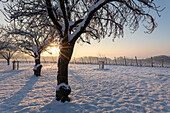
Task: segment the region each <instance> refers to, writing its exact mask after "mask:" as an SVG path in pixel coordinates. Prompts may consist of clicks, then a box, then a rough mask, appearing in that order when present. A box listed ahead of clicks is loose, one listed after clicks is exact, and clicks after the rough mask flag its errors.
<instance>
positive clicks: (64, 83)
mask: <svg viewBox="0 0 170 113" xmlns="http://www.w3.org/2000/svg"><path fill="white" fill-rule="evenodd" d="M73 49H74V44H69V43H67V44H65V45H61V47H60V56H59V59H58V74H57V85H58V86H57V90H56V100H58V101H60V100H61V102H65V101H70V98H69V97H68V95H69V94H70V93H71V88H70V86H69V85H68V64H69V62H70V59H71V56H72V53H73Z"/></svg>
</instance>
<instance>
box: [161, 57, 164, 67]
mask: <svg viewBox="0 0 170 113" xmlns="http://www.w3.org/2000/svg"><path fill="white" fill-rule="evenodd" d="M161 62H162V67H164V59H163V58H162V60H161Z"/></svg>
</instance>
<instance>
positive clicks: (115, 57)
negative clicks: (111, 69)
mask: <svg viewBox="0 0 170 113" xmlns="http://www.w3.org/2000/svg"><path fill="white" fill-rule="evenodd" d="M115 64H116V65H117V60H116V57H115Z"/></svg>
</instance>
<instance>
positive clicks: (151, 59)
mask: <svg viewBox="0 0 170 113" xmlns="http://www.w3.org/2000/svg"><path fill="white" fill-rule="evenodd" d="M151 67H153V57H151Z"/></svg>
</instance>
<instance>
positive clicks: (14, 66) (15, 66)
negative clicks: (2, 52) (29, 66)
mask: <svg viewBox="0 0 170 113" xmlns="http://www.w3.org/2000/svg"><path fill="white" fill-rule="evenodd" d="M12 63H13V70H15V68H16V66H15V60H14V61H13V62H12Z"/></svg>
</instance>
